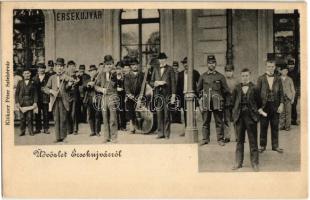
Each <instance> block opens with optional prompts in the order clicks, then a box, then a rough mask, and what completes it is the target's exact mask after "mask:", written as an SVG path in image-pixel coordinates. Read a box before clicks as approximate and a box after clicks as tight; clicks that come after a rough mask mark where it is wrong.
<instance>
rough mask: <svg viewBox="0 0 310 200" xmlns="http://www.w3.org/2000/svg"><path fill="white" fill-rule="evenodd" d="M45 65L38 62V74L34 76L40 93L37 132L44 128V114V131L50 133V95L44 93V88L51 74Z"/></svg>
mask: <svg viewBox="0 0 310 200" xmlns="http://www.w3.org/2000/svg"><path fill="white" fill-rule="evenodd" d="M45 69H46V67H45V65H44V64H38V74H37V75H36V76H35V77H34V78H33V81H34V84H35V86H36V91H37V94H38V113H37V114H36V115H35V117H36V131H35V133H40V131H41V130H42V115H43V130H42V131H43V133H46V134H49V130H48V129H49V124H48V122H49V117H48V104H49V102H50V97H49V95H48V94H46V93H44V92H43V90H42V88H44V87H45V86H46V84H47V81H48V79H49V76H48V75H47V74H46V73H45Z"/></svg>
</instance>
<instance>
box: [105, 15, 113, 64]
mask: <svg viewBox="0 0 310 200" xmlns="http://www.w3.org/2000/svg"><path fill="white" fill-rule="evenodd" d="M103 19H104V20H103V38H104V39H103V41H104V42H103V45H104V52H103V55H108V54H109V55H112V56H113V53H114V52H113V10H111V9H107V10H104V11H103ZM113 58H114V61H115V56H113Z"/></svg>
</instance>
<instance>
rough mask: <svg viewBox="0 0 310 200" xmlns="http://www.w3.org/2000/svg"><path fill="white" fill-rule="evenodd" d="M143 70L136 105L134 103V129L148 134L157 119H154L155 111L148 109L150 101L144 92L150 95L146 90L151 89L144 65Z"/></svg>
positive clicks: (154, 126)
mask: <svg viewBox="0 0 310 200" xmlns="http://www.w3.org/2000/svg"><path fill="white" fill-rule="evenodd" d="M145 69H146V70H145V72H144V77H143V82H142V85H141V90H140V94H139V96H138V99H137V105H136V109H135V112H136V120H137V123H136V125H135V126H136V127H135V128H136V130H137V131H138V132H141V133H143V134H148V133H151V132H153V131H155V129H156V127H157V120H156V113H154V112H152V111H151V109H150V105H151V101H150V99H152V98H148V97H147V95H146V93H148V94H149V95H148V96H152V92H147V91H151V90H152V89H151V87H150V86H149V85H148V84H147V76H148V71H149V68H148V67H146V68H145Z"/></svg>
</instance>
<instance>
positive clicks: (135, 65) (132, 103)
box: [124, 59, 144, 133]
mask: <svg viewBox="0 0 310 200" xmlns="http://www.w3.org/2000/svg"><path fill="white" fill-rule="evenodd" d="M130 68H131V71H130V72H129V74H127V75H126V76H125V79H124V85H125V91H126V111H127V113H128V119H129V122H130V133H135V132H136V128H135V126H136V125H137V124H136V123H137V122H136V112H135V110H136V102H137V100H138V96H139V94H140V91H141V86H142V82H143V78H144V73H143V72H141V71H139V61H138V60H137V59H132V60H131V62H130Z"/></svg>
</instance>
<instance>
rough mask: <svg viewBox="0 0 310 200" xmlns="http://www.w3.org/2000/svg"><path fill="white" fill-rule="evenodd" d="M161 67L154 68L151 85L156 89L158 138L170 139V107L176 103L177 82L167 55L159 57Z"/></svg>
mask: <svg viewBox="0 0 310 200" xmlns="http://www.w3.org/2000/svg"><path fill="white" fill-rule="evenodd" d="M158 61H159V67H157V68H154V70H153V74H152V78H151V81H150V85H151V86H152V87H153V88H154V95H155V99H154V101H155V109H156V111H157V133H158V136H157V138H158V139H160V138H166V139H169V137H170V111H169V105H171V104H174V103H175V98H176V97H175V95H176V84H175V83H176V82H175V74H174V71H173V68H172V67H171V66H169V65H167V56H166V54H165V53H159V55H158Z"/></svg>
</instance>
